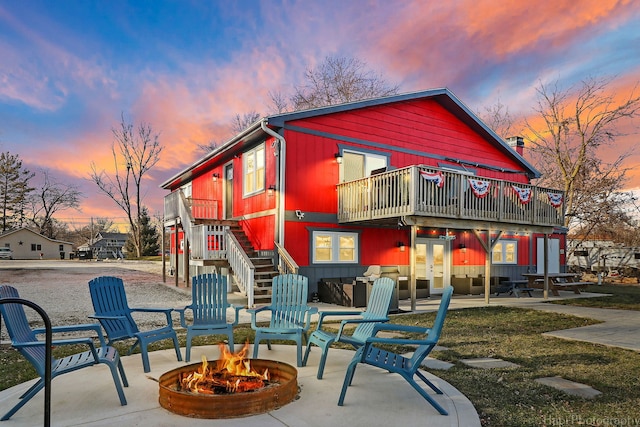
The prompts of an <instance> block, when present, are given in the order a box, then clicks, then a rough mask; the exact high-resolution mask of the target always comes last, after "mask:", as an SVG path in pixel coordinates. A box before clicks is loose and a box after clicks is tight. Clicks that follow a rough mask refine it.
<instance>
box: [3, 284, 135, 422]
mask: <svg viewBox="0 0 640 427" xmlns="http://www.w3.org/2000/svg"><path fill="white" fill-rule="evenodd" d="M0 298H11V299H14V300H15V299H20V296H19V295H18V291H17V290H16V288H14V287H12V286H7V285H3V286H0ZM0 313H2V317H3V318H4V320H5V326H6V328H7V332H8V333H9V337H10V338H11V345H12V346H13V347H15V348H16V349H17V350H18V351H19V352H20V354H22V356H24V358H25V359H27V360H28V361H29V363H31V364H32V365H33V367H34V368H35V370H36V373H37V374H38V375H39V376H40V379H39V380H38V381H36V383H35V384H34V385H32V386H31V388H29V390H27V391H26V392H25V393H24V394H23V395H22V396H20V401H19V402H18V404H17V405H15V406H14V407H13V408H11V409H10V410H9V412H7V413H6V414H5V415H4V416H3V417H2V421H6V420H8V419H9V418H11V417H12V416H13V414H15V413H16V412H17V411H18V410H19V409H20V408H22V407H23V406H24V405H25V404H26V403H27V402H28V401H29V400H30V399H31V398H32V397H34V396H35V395H36V394H37V393H38V392H39V391H40V390H42V388H43V387H44V386H45V370H46V362H45V353H46V349H45V341H41V340H38V338H37V336H36V335H37V334H42V333H44V332H45V331H44V328H37V329H31V326H29V321H28V319H27V316H26V314H25V312H24V308H23V306H22V304H19V303H15V302H6V303H3V304H0ZM85 331H91V332H95V333H96V334H97V338H98V340H99V341H100V347H99V348H96V347H95V344H94V342H93V339H92V338H70V339H63V340H54V341H53V342H52V345H53V346H55V347H58V346H63V345H86V346H87V347H88V348H89V350H87V351H85V352H82V353H77V354H73V355H70V356H66V357H63V358H60V359H56V358H52V360H51V379H53V378H55V377H57V376H59V375H62V374H66V373H67V372H73V371H76V370H78V369H82V368H86V367H89V366H93V365H97V364H100V363H104V364H106V365H107V366H109V369H110V370H111V376H112V377H113V382H114V384H115V386H116V391H117V392H118V397H119V398H120V404H121V405H123V406H124V405H126V404H127V400H126V398H125V396H124V391H123V390H122V384H124V386H125V387H128V386H129V383H128V382H127V377H126V375H125V373H124V368H123V367H122V362H121V361H120V355H119V354H118V350H116V349H115V348H113V347H111V346H108V345H107V344H106V343H105V340H104V336H103V335H102V330H101V329H100V325H98V324H97V323H95V324H83V325H69V326H54V327H53V328H52V332H53V333H59V332H85ZM120 378H122V382H121V381H120Z"/></svg>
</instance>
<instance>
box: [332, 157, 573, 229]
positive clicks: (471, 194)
mask: <svg viewBox="0 0 640 427" xmlns="http://www.w3.org/2000/svg"><path fill="white" fill-rule="evenodd" d="M474 180H475V181H474ZM337 187H338V221H339V222H341V223H351V222H365V221H373V220H379V219H388V218H399V217H407V216H417V217H429V218H445V219H458V220H459V219H463V220H472V221H484V222H494V223H508V224H513V225H525V226H529V225H535V226H547V227H554V226H562V225H563V223H564V204H563V203H562V200H563V197H564V195H563V194H562V192H561V191H559V190H553V189H548V188H542V187H536V186H532V185H527V184H521V183H517V182H510V181H502V180H496V179H489V178H482V177H476V176H470V175H468V174H464V173H459V172H453V171H450V170H442V169H437V168H427V167H423V166H410V167H406V168H402V169H396V170H393V171H389V172H384V173H380V174H377V175H373V176H370V177H367V178H362V179H359V180H355V181H349V182H345V183H342V184H338V186H337ZM478 190H479V191H478ZM558 200H559V203H558ZM554 203H555V204H554Z"/></svg>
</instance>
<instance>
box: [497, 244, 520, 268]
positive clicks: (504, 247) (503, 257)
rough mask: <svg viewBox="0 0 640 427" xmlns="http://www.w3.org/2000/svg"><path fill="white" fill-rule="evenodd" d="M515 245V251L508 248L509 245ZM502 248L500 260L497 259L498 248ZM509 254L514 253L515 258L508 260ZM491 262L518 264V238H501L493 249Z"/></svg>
mask: <svg viewBox="0 0 640 427" xmlns="http://www.w3.org/2000/svg"><path fill="white" fill-rule="evenodd" d="M511 244H512V245H513V249H514V250H513V252H510V251H508V250H507V248H508V246H509V245H511ZM498 247H499V248H500V252H499V254H500V260H496V254H497V252H496V248H498ZM509 254H511V255H513V260H511V261H508V260H507V259H508V256H509ZM491 263H492V264H496V265H518V240H516V239H500V240H498V242H497V243H496V244H495V245H494V246H493V249H491Z"/></svg>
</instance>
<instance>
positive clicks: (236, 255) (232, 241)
mask: <svg viewBox="0 0 640 427" xmlns="http://www.w3.org/2000/svg"><path fill="white" fill-rule="evenodd" d="M225 242H226V245H227V260H228V261H229V266H230V267H231V270H233V275H234V276H235V278H236V284H237V285H238V288H239V289H240V291H241V292H243V293H245V294H246V295H247V305H248V306H249V307H253V306H254V298H253V286H254V282H255V267H254V266H253V263H252V262H251V260H250V259H249V256H248V255H247V254H246V253H245V251H244V249H242V246H241V245H240V243H239V242H238V239H236V236H234V235H233V233H232V232H231V230H229V229H227V230H226V232H225Z"/></svg>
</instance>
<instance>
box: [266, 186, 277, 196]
mask: <svg viewBox="0 0 640 427" xmlns="http://www.w3.org/2000/svg"><path fill="white" fill-rule="evenodd" d="M274 191H276V186H275V185H273V184H271V185H270V186H269V188H268V189H267V192H268V193H269V194H273V192H274Z"/></svg>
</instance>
